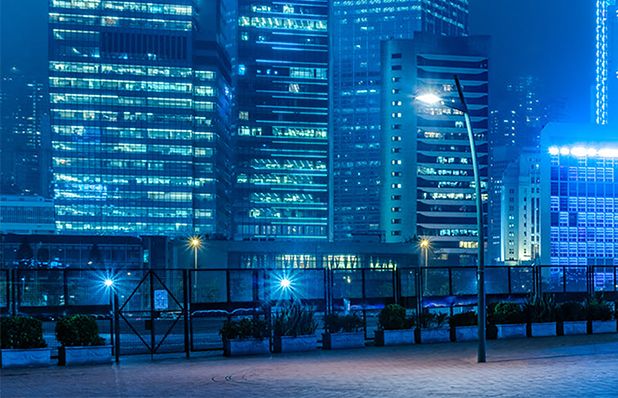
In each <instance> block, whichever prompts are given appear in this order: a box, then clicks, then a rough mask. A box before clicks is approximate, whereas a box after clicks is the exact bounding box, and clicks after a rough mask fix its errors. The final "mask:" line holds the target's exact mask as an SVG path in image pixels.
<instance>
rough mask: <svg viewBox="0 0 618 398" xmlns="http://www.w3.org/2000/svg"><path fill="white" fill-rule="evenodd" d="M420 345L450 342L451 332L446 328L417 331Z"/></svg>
mask: <svg viewBox="0 0 618 398" xmlns="http://www.w3.org/2000/svg"><path fill="white" fill-rule="evenodd" d="M419 330H420V338H421V343H422V344H426V343H448V342H450V341H451V331H450V329H448V328H430V329H419Z"/></svg>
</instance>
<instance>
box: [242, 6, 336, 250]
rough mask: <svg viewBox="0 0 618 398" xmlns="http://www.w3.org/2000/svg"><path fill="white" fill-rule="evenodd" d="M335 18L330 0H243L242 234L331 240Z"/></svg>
mask: <svg viewBox="0 0 618 398" xmlns="http://www.w3.org/2000/svg"><path fill="white" fill-rule="evenodd" d="M327 19H328V1H327V0H314V1H292V2H285V3H278V2H272V1H257V2H256V1H251V2H249V1H246V0H241V1H240V2H239V6H238V26H237V30H238V31H237V44H238V61H237V70H236V71H235V73H236V76H237V79H238V84H237V88H236V89H237V96H236V100H237V106H238V115H237V118H236V123H237V131H236V137H235V148H236V157H237V160H236V170H235V190H234V201H235V202H234V203H235V205H234V237H235V238H236V239H327V234H328V228H327V227H328V161H329V156H328V145H329V144H328V32H327Z"/></svg>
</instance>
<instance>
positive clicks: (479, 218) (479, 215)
mask: <svg viewBox="0 0 618 398" xmlns="http://www.w3.org/2000/svg"><path fill="white" fill-rule="evenodd" d="M454 78H455V85H456V86H457V93H458V94H459V102H460V106H455V105H453V104H449V103H446V102H444V101H443V100H442V99H441V98H440V97H438V96H437V95H436V94H431V93H429V94H423V95H420V96H418V97H416V99H418V100H419V101H421V102H424V103H426V104H437V103H441V104H442V105H444V106H446V107H448V108H451V109H455V110H458V111H460V112H462V113H463V115H464V120H465V123H466V129H467V131H468V141H469V143H470V156H471V157H472V169H473V172H474V190H475V195H476V228H477V236H478V269H477V292H478V338H479V347H478V357H477V360H478V362H485V361H486V342H485V338H486V336H485V322H486V318H487V314H486V311H487V309H486V304H485V253H484V250H483V249H484V248H483V241H484V240H485V239H484V233H483V199H482V197H481V176H480V174H479V166H478V158H477V155H476V145H475V143H474V133H473V131H472V121H471V120H470V113H469V112H468V106H467V105H466V99H465V98H464V94H463V90H462V88H461V83H460V82H459V77H458V76H457V75H455V76H454Z"/></svg>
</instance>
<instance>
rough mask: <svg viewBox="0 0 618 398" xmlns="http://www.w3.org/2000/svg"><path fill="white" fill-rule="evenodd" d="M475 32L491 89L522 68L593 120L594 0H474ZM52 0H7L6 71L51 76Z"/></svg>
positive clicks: (495, 93)
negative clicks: (488, 44)
mask: <svg viewBox="0 0 618 398" xmlns="http://www.w3.org/2000/svg"><path fill="white" fill-rule="evenodd" d="M470 3H471V12H470V14H471V18H470V30H471V33H472V34H489V35H491V36H492V52H493V53H492V59H491V84H492V87H491V90H492V97H493V101H494V103H495V101H496V100H497V99H499V97H500V95H501V94H502V93H501V88H502V87H503V86H504V85H505V83H506V82H507V81H509V80H511V79H513V78H515V77H516V76H518V75H524V74H528V75H534V76H537V77H539V78H540V79H541V81H542V82H543V85H544V87H543V91H542V93H541V95H542V97H543V98H545V99H547V100H549V101H556V100H557V101H560V102H563V103H564V104H565V112H564V117H565V118H566V120H569V121H580V122H587V121H589V120H590V119H589V118H590V114H591V98H592V97H591V96H592V88H593V84H594V9H593V5H594V2H593V1H591V0H470ZM46 12H47V0H1V1H0V14H1V15H0V46H1V49H0V57H1V58H0V59H1V61H2V62H1V66H2V71H3V73H5V72H6V70H7V69H8V68H10V67H11V66H13V65H15V66H17V67H18V68H19V69H20V70H22V71H23V72H24V73H25V74H27V75H32V76H33V77H34V78H38V79H39V80H42V81H43V80H45V77H46V73H47V72H46V58H47V37H46V34H47V33H46V32H47V27H46V21H47V14H46Z"/></svg>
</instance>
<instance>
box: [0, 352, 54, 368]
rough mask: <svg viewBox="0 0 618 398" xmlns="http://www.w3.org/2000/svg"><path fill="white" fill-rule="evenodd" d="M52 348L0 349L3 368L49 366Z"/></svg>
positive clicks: (0, 361) (0, 363) (0, 360)
mask: <svg viewBox="0 0 618 398" xmlns="http://www.w3.org/2000/svg"><path fill="white" fill-rule="evenodd" d="M50 362H51V349H49V348H29V349H2V350H0V365H2V367H3V368H19V367H24V366H49V364H50Z"/></svg>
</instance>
